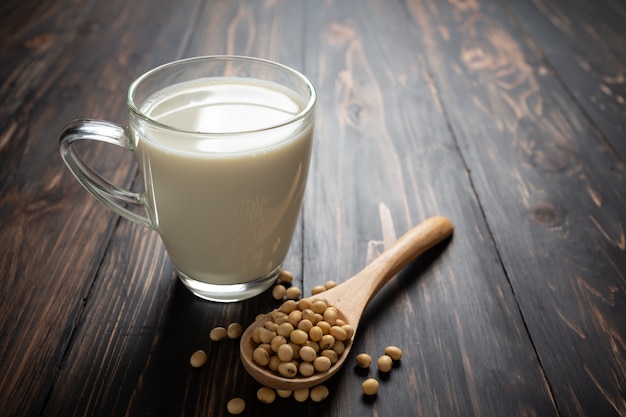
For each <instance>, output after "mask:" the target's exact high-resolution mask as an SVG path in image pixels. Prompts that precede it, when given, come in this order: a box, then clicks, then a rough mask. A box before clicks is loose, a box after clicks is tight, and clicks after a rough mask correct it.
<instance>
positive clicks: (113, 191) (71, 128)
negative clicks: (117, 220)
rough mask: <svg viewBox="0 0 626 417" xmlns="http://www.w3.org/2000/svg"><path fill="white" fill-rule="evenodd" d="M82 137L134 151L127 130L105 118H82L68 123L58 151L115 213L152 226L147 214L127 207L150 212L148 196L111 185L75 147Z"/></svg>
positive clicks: (78, 176) (88, 189)
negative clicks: (146, 197)
mask: <svg viewBox="0 0 626 417" xmlns="http://www.w3.org/2000/svg"><path fill="white" fill-rule="evenodd" d="M79 140H96V141H100V142H105V143H109V144H112V145H116V146H120V147H122V148H124V149H127V150H129V151H131V152H132V151H134V149H133V147H132V145H131V142H130V140H129V138H128V135H127V132H126V129H124V128H123V127H122V126H119V125H117V124H114V123H110V122H106V121H103V120H94V119H79V120H74V121H73V122H70V123H69V124H67V125H66V126H65V127H64V128H63V131H62V132H61V135H60V137H59V150H60V152H61V158H63V162H65V165H67V167H68V168H69V170H70V171H71V172H72V174H74V176H75V177H76V179H77V180H78V181H79V182H80V183H81V184H82V185H83V187H85V188H86V189H87V191H89V192H90V193H91V194H93V195H94V196H95V197H96V198H97V199H98V200H100V201H101V202H102V203H104V204H105V205H106V206H107V207H109V208H110V209H111V210H113V211H114V212H116V213H118V214H120V215H122V216H123V217H125V218H127V219H128V220H131V221H133V222H135V223H138V224H140V225H142V226H145V227H148V228H150V229H153V228H154V226H153V222H152V221H151V220H150V219H149V218H148V216H147V215H141V214H137V213H135V212H133V211H131V210H130V209H129V208H128V207H142V208H143V209H144V210H145V212H146V214H147V213H149V211H148V206H147V205H146V199H145V195H144V194H143V193H136V192H133V191H130V190H127V189H125V188H121V187H118V186H117V185H115V184H112V183H111V182H109V181H108V180H106V179H105V178H104V177H102V176H101V175H100V174H98V173H97V172H96V171H94V170H93V169H92V168H91V167H90V166H89V165H87V164H86V163H85V162H84V161H83V159H82V158H81V157H80V156H78V154H77V153H76V152H75V151H74V150H73V149H72V145H73V144H74V143H75V142H77V141H79Z"/></svg>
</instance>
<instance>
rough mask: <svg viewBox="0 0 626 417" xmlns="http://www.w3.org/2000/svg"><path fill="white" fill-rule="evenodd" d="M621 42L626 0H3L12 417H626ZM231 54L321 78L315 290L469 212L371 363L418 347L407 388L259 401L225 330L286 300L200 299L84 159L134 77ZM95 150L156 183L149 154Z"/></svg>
mask: <svg viewBox="0 0 626 417" xmlns="http://www.w3.org/2000/svg"><path fill="white" fill-rule="evenodd" d="M625 28H626V6H625V4H624V1H623V0H598V1H594V2H589V1H584V0H567V1H566V0H533V1H524V0H473V1H460V0H454V1H453V0H450V1H438V0H406V1H384V0H342V1H339V0H335V1H332V0H328V1H314V0H308V1H307V0H266V1H254V0H240V1H234V0H215V1H202V0H178V1H167V0H154V1H149V2H148V1H133V0H131V1H128V0H107V1H98V0H81V1H77V0H49V1H39V0H20V1H18V0H3V2H2V3H1V4H0V45H1V47H0V63H1V64H0V83H1V85H0V187H1V188H0V413H1V414H2V415H3V416H73V415H76V416H117V415H128V416H148V415H156V416H176V415H178V416H182V415H185V416H192V415H193V416H221V415H228V413H227V411H226V402H227V401H228V400H229V399H230V398H233V397H243V398H244V399H245V400H246V403H247V409H246V410H245V412H244V415H248V416H252V415H257V416H265V415H298V416H322V415H323V416H342V417H345V416H359V417H362V416H370V415H371V416H398V417H400V416H471V415H474V416H542V417H543V416H602V417H607V416H626V400H625V399H624V397H625V396H626V275H625V274H626V237H625V234H626V164H625V157H626V132H625V130H626V103H625V100H626V79H625V74H626V58H625V52H626V30H625ZM210 54H238V55H253V56H259V57H263V58H268V59H272V60H276V61H279V62H282V63H284V64H286V65H289V66H292V67H294V68H296V69H298V70H300V71H302V72H303V73H304V74H306V75H307V76H308V77H309V78H310V79H311V80H312V81H313V83H314V84H315V86H316V88H317V90H318V94H319V101H318V109H317V125H316V139H315V147H314V155H313V160H312V167H311V174H310V177H309V182H308V187H307V193H306V197H305V206H304V209H303V212H302V217H301V223H300V227H299V228H298V232H297V236H296V239H295V241H294V243H293V245H292V249H291V251H290V254H289V257H288V259H287V261H286V262H285V268H286V269H289V270H291V271H292V272H293V273H294V275H295V285H297V286H299V287H300V288H302V289H303V292H304V293H305V294H309V293H310V291H311V288H312V287H313V286H314V285H318V284H322V283H323V282H324V281H326V280H328V279H334V280H336V281H339V282H341V281H343V280H345V279H347V278H348V277H350V276H351V275H352V274H354V273H355V272H357V271H358V270H360V269H361V268H362V267H364V266H365V265H366V264H368V263H369V262H370V261H371V260H372V259H373V258H374V257H375V256H376V255H378V254H379V253H380V252H381V251H382V250H383V249H384V248H385V247H386V246H388V245H389V244H390V243H391V242H393V241H394V240H395V239H396V238H397V237H398V236H400V235H401V234H402V233H404V232H405V231H406V230H408V229H409V228H410V227H411V226H413V225H415V224H417V223H419V222H420V221H422V220H424V219H425V218H427V217H429V216H432V215H436V214H442V215H445V216H448V217H449V218H450V219H451V220H452V221H453V222H454V224H455V226H456V229H455V233H454V236H453V237H452V239H451V240H449V241H447V242H444V243H443V244H441V245H439V246H437V247H436V248H435V249H433V250H431V251H430V252H428V253H427V254H425V255H423V256H421V257H420V258H418V259H417V260H416V261H415V262H413V263H412V264H411V265H410V266H409V267H407V268H406V269H405V270H403V271H402V272H401V273H400V274H399V275H398V276H397V277H395V278H393V280H392V281H391V282H390V284H389V285H388V286H387V287H386V288H385V289H384V290H383V291H382V292H381V293H380V294H379V295H378V296H377V297H376V298H375V300H374V301H373V304H371V305H370V307H369V309H368V310H367V314H366V317H365V322H364V323H363V326H362V327H361V328H360V332H359V334H358V335H357V338H356V340H355V342H354V343H355V346H354V348H353V351H352V353H351V356H355V355H356V354H357V353H359V352H368V353H370V354H371V355H372V356H374V357H375V358H376V357H377V356H378V355H380V354H381V353H382V351H383V349H384V348H385V346H386V345H388V344H395V345H398V346H400V347H402V348H403V350H404V357H403V359H402V360H401V362H400V364H399V366H396V367H395V368H394V369H392V371H391V372H390V373H389V374H387V375H384V374H379V373H378V372H377V370H376V368H375V367H371V368H370V369H369V370H368V371H358V370H357V369H356V368H355V367H354V366H353V365H349V366H347V367H346V368H345V369H343V370H342V371H341V372H340V373H339V374H338V375H337V376H335V377H334V378H333V379H331V380H330V381H329V382H328V384H327V386H328V388H329V389H330V392H331V394H330V396H329V398H327V399H326V400H325V401H323V402H321V403H314V402H312V401H310V400H309V401H306V402H304V403H299V402H296V401H295V400H294V399H293V398H291V399H286V400H283V399H281V400H279V401H276V402H274V403H273V404H271V405H265V404H262V403H260V402H259V401H258V400H257V399H256V391H257V389H258V388H259V387H260V386H259V384H258V383H257V382H255V381H254V380H252V379H251V378H250V377H249V376H248V375H247V374H246V373H245V371H244V369H243V367H242V366H241V364H240V363H239V359H238V353H239V348H238V344H237V341H232V340H227V341H223V342H219V343H216V342H212V341H211V340H210V339H209V331H210V330H211V329H212V328H213V327H215V326H220V325H226V324H229V323H231V322H240V323H242V324H244V325H245V324H248V323H250V322H251V321H252V319H253V318H254V317H255V316H256V314H257V313H259V312H262V311H267V310H269V309H271V308H273V307H275V306H276V305H277V302H276V301H274V300H273V299H272V297H271V296H270V294H269V293H264V294H262V295H260V296H258V297H256V298H254V299H252V300H249V301H246V302H241V303H232V304H217V303H211V302H206V301H202V300H200V299H197V298H194V296H192V295H191V294H190V293H189V292H188V291H187V290H186V289H184V287H183V286H182V284H181V283H179V281H178V279H177V277H176V275H175V273H174V272H173V267H172V265H171V263H170V261H169V260H168V258H167V255H166V253H165V252H164V249H163V246H162V244H161V243H160V241H159V238H158V236H157V235H156V233H154V232H152V231H149V230H147V229H144V228H141V227H140V226H137V225H135V224H132V223H131V222H129V221H127V220H122V219H120V218H119V216H117V215H115V214H114V213H112V212H111V211H109V210H107V209H106V208H104V207H103V206H102V205H100V204H99V203H98V202H97V201H96V200H95V199H93V198H92V197H91V196H90V195H88V193H87V192H86V191H85V190H84V189H82V188H81V186H80V185H79V184H78V183H77V182H76V181H75V180H74V179H73V178H72V177H71V175H70V174H69V172H68V171H67V170H66V169H65V167H64V166H63V164H62V162H61V159H60V157H59V154H58V134H59V132H60V130H61V128H62V126H63V125H64V124H65V123H66V122H69V121H70V120H72V119H75V118H78V117H91V118H102V119H107V120H111V121H114V122H117V123H120V124H125V123H126V121H127V114H126V109H125V91H126V88H127V86H128V85H129V83H130V82H131V81H132V80H133V79H134V78H136V77H137V76H138V75H140V74H141V73H142V72H144V71H146V70H148V69H150V68H152V67H155V66H157V65H159V64H162V63H165V62H168V61H172V60H175V59H178V58H184V57H190V56H197V55H210ZM84 155H85V158H86V159H87V160H88V161H89V162H90V163H93V164H95V165H96V166H97V167H98V168H99V169H100V170H101V171H102V172H103V174H104V175H105V176H107V177H109V178H112V179H113V180H114V181H115V182H116V183H118V184H120V185H123V186H126V187H130V186H133V187H134V188H135V189H140V188H141V184H140V182H141V181H140V179H139V177H138V172H137V168H136V165H135V163H134V161H133V157H132V155H130V154H129V153H128V152H123V151H117V150H116V149H111V147H110V146H93V147H89V148H86V149H84ZM196 349H204V350H205V351H206V352H207V353H208V355H209V358H210V359H209V364H208V365H207V366H205V367H203V368H199V369H194V368H192V367H191V366H190V365H189V357H190V355H191V353H192V352H194V351H195V350H196ZM349 360H350V361H351V363H354V358H353V357H352V358H349ZM368 375H369V376H372V377H375V378H378V379H379V380H380V383H381V386H380V390H379V393H378V395H377V396H376V397H374V398H368V397H365V396H363V394H362V393H361V383H362V381H363V380H364V379H365V378H366V377H367V376H368Z"/></svg>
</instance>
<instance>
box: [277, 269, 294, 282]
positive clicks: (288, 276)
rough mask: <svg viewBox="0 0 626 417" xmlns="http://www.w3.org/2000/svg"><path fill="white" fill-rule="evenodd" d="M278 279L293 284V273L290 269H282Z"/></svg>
mask: <svg viewBox="0 0 626 417" xmlns="http://www.w3.org/2000/svg"><path fill="white" fill-rule="evenodd" d="M278 280H279V281H280V282H284V283H285V284H291V283H292V282H293V274H292V273H291V272H290V271H287V270H282V271H280V274H278Z"/></svg>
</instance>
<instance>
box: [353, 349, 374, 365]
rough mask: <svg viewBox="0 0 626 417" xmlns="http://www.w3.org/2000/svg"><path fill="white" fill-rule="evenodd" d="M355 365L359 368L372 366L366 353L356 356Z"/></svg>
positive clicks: (370, 358) (370, 359)
mask: <svg viewBox="0 0 626 417" xmlns="http://www.w3.org/2000/svg"><path fill="white" fill-rule="evenodd" d="M356 364H357V366H358V367H359V368H369V366H370V365H371V364H372V357H371V356H370V355H368V354H367V353H359V354H358V355H356Z"/></svg>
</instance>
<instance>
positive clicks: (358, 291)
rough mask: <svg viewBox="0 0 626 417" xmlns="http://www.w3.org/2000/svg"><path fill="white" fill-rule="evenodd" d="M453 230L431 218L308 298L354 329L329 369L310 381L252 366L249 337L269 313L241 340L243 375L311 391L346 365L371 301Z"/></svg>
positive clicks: (252, 344)
mask: <svg viewBox="0 0 626 417" xmlns="http://www.w3.org/2000/svg"><path fill="white" fill-rule="evenodd" d="M453 230H454V226H453V225H452V223H451V222H450V220H449V219H447V218H446V217H443V216H435V217H431V218H429V219H427V220H425V221H424V222H422V223H420V224H418V225H417V226H415V227H413V228H412V229H411V230H409V231H408V232H407V233H405V234H404V235H402V236H401V237H400V238H399V239H398V240H397V241H396V242H394V243H393V244H392V245H391V246H390V247H389V248H388V249H387V250H385V251H384V252H383V253H382V254H381V255H380V256H378V257H377V258H376V259H374V260H373V261H372V262H371V263H370V264H369V265H367V266H366V267H365V268H364V269H363V270H361V271H360V272H358V273H357V274H356V275H354V276H353V277H352V278H350V279H349V280H347V281H345V282H343V283H341V284H340V285H338V286H336V287H334V288H331V289H330V290H327V291H324V292H323V293H322V294H319V295H316V296H313V297H308V298H310V299H315V298H324V299H325V300H326V301H327V302H328V305H329V306H333V307H335V308H336V309H337V312H338V317H339V318H341V319H342V320H344V321H345V322H346V323H348V324H350V325H351V326H352V327H353V328H354V335H353V336H352V338H350V339H349V340H348V341H346V342H344V343H345V347H346V348H345V350H344V351H343V353H342V354H341V355H339V360H338V361H337V362H335V363H334V364H333V365H332V366H331V367H330V369H328V370H327V371H324V372H316V373H315V374H313V375H312V376H310V377H303V376H296V377H294V378H286V377H283V376H281V375H280V374H278V373H275V372H273V371H272V370H270V369H269V368H267V367H263V366H260V365H258V364H257V363H255V362H254V360H253V351H254V349H255V348H256V347H257V344H256V343H255V342H254V340H253V339H252V333H253V332H254V329H255V328H257V327H262V326H263V324H264V323H265V322H266V321H268V320H270V315H271V314H272V312H269V313H267V314H265V315H263V316H261V317H259V318H258V319H257V320H256V321H255V322H254V323H252V324H251V325H250V326H248V328H247V329H246V330H245V332H244V333H243V334H242V336H241V342H240V356H241V362H242V363H243V366H244V368H245V369H246V371H247V372H248V373H249V374H250V375H251V376H252V377H253V378H254V379H256V380H257V381H258V382H260V383H261V384H263V385H265V386H268V387H271V388H275V389H283V390H290V391H294V390H297V389H301V388H310V387H313V386H316V385H319V384H321V383H322V382H324V381H326V380H327V379H328V378H330V377H331V376H333V375H334V374H335V373H337V371H339V369H341V366H342V365H343V364H344V363H345V361H346V358H347V357H348V354H349V353H350V350H351V348H352V344H353V343H352V342H353V340H354V337H355V336H356V334H357V331H358V326H359V321H360V319H361V316H362V314H363V311H364V310H365V308H366V307H367V305H368V304H369V303H370V301H371V300H372V298H374V296H375V295H376V294H377V293H378V291H380V289H381V288H382V287H383V286H384V285H385V284H386V283H387V282H388V281H389V280H390V279H391V278H392V277H393V276H395V275H396V274H397V273H398V272H400V270H402V268H404V267H405V266H406V265H407V264H408V263H409V262H411V261H412V260H413V259H415V258H416V257H418V256H419V255H421V254H422V253H424V252H425V251H427V250H428V249H430V248H432V247H433V246H435V245H436V244H437V243H439V242H441V241H442V240H444V239H446V238H447V237H449V236H450V235H451V234H452V232H453Z"/></svg>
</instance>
